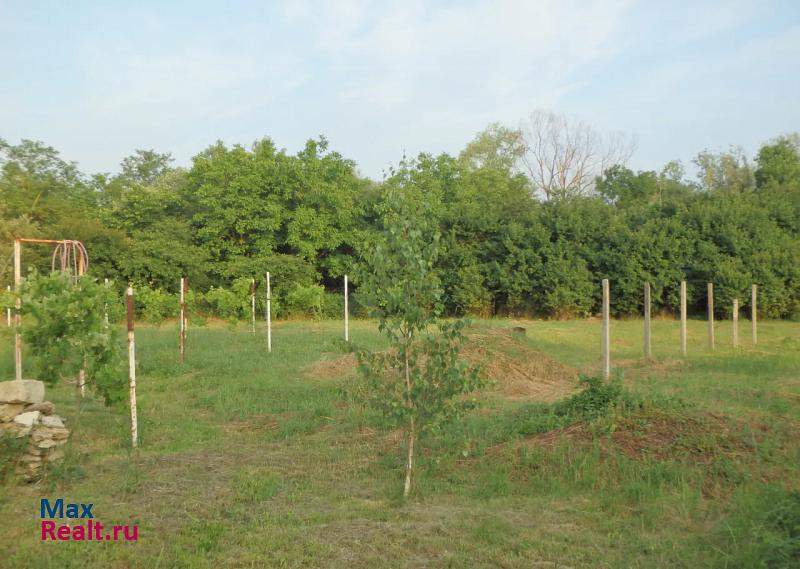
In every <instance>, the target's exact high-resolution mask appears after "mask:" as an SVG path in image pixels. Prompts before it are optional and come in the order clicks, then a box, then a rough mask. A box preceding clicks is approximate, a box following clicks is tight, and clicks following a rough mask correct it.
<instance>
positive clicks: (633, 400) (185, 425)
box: [0, 320, 800, 569]
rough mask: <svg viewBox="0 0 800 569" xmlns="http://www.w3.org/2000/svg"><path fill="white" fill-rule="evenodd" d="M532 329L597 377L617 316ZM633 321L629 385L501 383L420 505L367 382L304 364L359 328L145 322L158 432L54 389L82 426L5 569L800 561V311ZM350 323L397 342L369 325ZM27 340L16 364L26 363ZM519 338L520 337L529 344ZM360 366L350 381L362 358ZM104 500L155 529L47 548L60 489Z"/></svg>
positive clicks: (421, 491)
mask: <svg viewBox="0 0 800 569" xmlns="http://www.w3.org/2000/svg"><path fill="white" fill-rule="evenodd" d="M511 325H521V326H524V327H525V328H526V329H527V336H526V338H525V339H523V340H520V342H522V343H521V344H520V346H519V348H520V349H519V350H518V352H515V349H514V346H513V345H510V344H509V345H507V346H506V348H505V354H506V355H507V356H509V357H514V356H515V354H516V353H518V354H520V355H519V357H522V355H521V354H523V353H524V352H523V351H522V348H523V347H524V348H532V349H537V350H540V351H541V352H544V353H545V354H548V355H550V356H552V357H553V358H555V359H556V360H558V361H559V362H562V363H563V364H566V365H568V366H572V367H574V368H576V369H577V370H579V371H581V372H583V373H586V374H588V375H593V374H596V373H597V372H598V371H599V363H600V362H599V346H600V325H599V322H597V321H569V322H542V321H514V323H513V324H512V322H510V321H508V320H489V321H479V322H476V323H474V326H473V329H474V330H476V331H479V332H481V333H485V332H487V331H492V330H497V329H506V328H508V327H510V326H511ZM641 326H642V324H641V322H640V321H634V320H630V321H618V322H614V323H613V325H612V365H613V366H614V367H615V374H616V375H617V376H618V378H619V383H615V384H612V385H610V386H609V385H602V384H595V385H594V387H591V386H590V387H589V389H587V390H586V391H584V392H582V393H578V394H577V395H573V396H571V398H567V399H565V400H562V401H558V402H555V403H545V402H541V401H536V400H532V399H525V398H520V397H515V398H509V397H504V396H502V395H500V394H498V393H487V394H486V395H485V396H484V397H483V398H482V399H483V405H482V406H481V407H480V408H479V409H477V410H475V411H474V412H472V413H471V414H470V415H468V416H467V417H465V418H464V419H463V420H462V421H460V422H459V423H457V424H453V425H449V426H447V427H446V428H444V429H443V430H442V431H441V432H439V433H437V434H436V435H435V436H432V435H431V436H428V437H426V438H425V439H424V440H423V441H422V443H423V448H424V450H423V452H422V456H421V457H420V461H419V463H418V470H417V475H416V479H415V490H414V494H413V497H412V499H411V500H410V501H409V502H407V503H405V504H404V503H402V501H401V500H400V499H399V496H400V494H401V490H402V488H401V484H402V449H401V448H400V437H399V433H397V432H394V431H386V430H383V429H381V428H380V425H379V424H377V423H376V422H375V421H374V420H373V418H372V417H370V416H369V414H368V413H365V412H363V410H362V409H361V407H360V406H359V404H358V402H357V401H355V400H353V398H352V397H351V395H350V394H351V393H352V392H353V389H352V383H353V381H356V380H354V379H352V378H347V377H344V376H342V377H319V376H315V375H309V374H308V373H306V372H305V371H304V370H305V369H307V367H308V366H310V365H311V364H313V363H315V362H317V361H318V360H320V359H321V358H332V357H335V355H336V354H337V353H338V352H339V346H338V345H339V340H338V338H339V336H340V332H341V330H340V328H341V325H340V323H337V322H330V323H329V322H323V323H313V322H290V323H284V322H279V323H277V324H276V326H275V329H274V332H273V347H274V351H273V353H272V354H266V353H265V349H264V341H263V336H262V335H261V332H259V334H257V335H256V336H253V335H252V334H250V333H249V328H247V327H245V326H241V327H240V328H238V329H233V328H230V327H225V326H215V325H213V324H212V325H209V326H208V327H207V328H202V329H191V330H190V335H189V344H188V353H187V363H186V364H185V365H180V364H179V363H178V361H177V334H176V332H175V330H174V326H172V325H169V324H165V325H164V326H162V327H161V328H148V327H143V328H141V329H139V330H137V340H136V341H137V357H138V362H139V366H138V398H139V420H140V435H141V448H140V450H138V451H137V452H131V451H130V450H128V446H129V441H128V437H129V434H128V417H127V415H126V414H125V412H124V410H122V411H114V410H110V409H107V408H105V407H104V406H103V405H102V404H101V403H99V402H97V401H95V400H93V399H91V398H89V399H87V400H86V401H85V402H84V404H83V406H82V408H81V411H80V413H78V412H77V410H76V406H75V399H74V388H73V387H72V386H68V385H61V386H58V387H56V388H52V389H49V390H48V399H51V400H52V401H54V403H56V406H57V412H58V413H59V414H62V415H65V416H66V417H67V419H68V426H70V428H72V429H74V435H73V437H72V440H71V442H70V444H69V453H68V457H67V460H66V461H65V463H64V464H63V465H62V466H61V467H60V468H59V469H58V471H56V472H52V473H51V476H50V478H49V479H48V480H47V481H45V482H43V483H41V484H39V485H36V486H15V485H9V484H6V485H1V486H0V519H2V520H3V522H2V529H0V567H9V568H11V567H14V568H16V567H25V568H32V569H35V568H48V567H54V568H55V567H59V568H61V567H112V568H115V567H119V568H127V567H148V568H152V567H168V568H173V567H175V568H180V567H186V568H205V567H214V568H218V567H231V568H233V567H237V568H238V567H348V568H362V567H363V568H367V567H509V568H516V567H598V568H615V569H616V568H627V567H630V568H645V567H686V568H689V567H692V568H694V567H720V568H735V567H736V568H738V567H741V568H746V567H765V568H767V567H769V568H788V567H795V566H797V565H798V563H800V560H798V557H797V556H798V555H800V543H798V540H799V539H800V537H798V536H799V534H800V527H799V526H800V524H799V523H798V519H800V498H798V496H800V495H798V494H797V493H796V492H797V490H798V489H800V488H798V486H800V484H799V483H798V480H800V443H798V433H800V375H798V370H800V349H798V348H800V324H797V323H787V322H763V323H761V324H760V327H759V345H758V346H755V347H754V346H751V345H750V343H749V341H748V340H749V336H748V334H747V332H748V330H747V327H746V324H745V323H742V328H741V330H740V343H741V347H740V348H739V349H738V350H733V349H732V348H731V347H730V346H729V345H726V341H727V340H729V338H730V323H729V322H719V323H718V324H717V350H716V351H715V352H713V353H711V352H709V351H708V350H707V349H706V345H705V326H706V325H705V323H704V322H701V321H690V322H689V339H690V341H689V353H688V355H687V356H686V357H685V358H681V357H680V355H679V353H678V349H677V348H678V326H677V323H676V322H673V321H668V320H657V321H655V322H654V330H653V348H654V356H655V358H654V360H653V361H652V362H644V361H643V360H642V359H641V357H640V356H641ZM351 338H352V339H353V340H354V341H355V342H357V343H360V344H367V345H370V346H373V347H380V346H381V345H382V342H381V339H380V338H379V336H378V335H377V333H376V331H375V329H374V326H373V325H372V324H371V323H369V322H360V321H356V322H352V323H351ZM10 346H11V344H10V342H9V341H8V338H7V337H5V338H3V343H2V347H0V374H4V375H6V376H7V377H8V378H10V377H12V373H13V362H12V360H11V351H10ZM509 346H510V347H509ZM345 375H346V374H345ZM42 497H49V498H56V497H63V498H64V499H65V501H76V502H93V503H94V504H95V506H94V512H95V513H96V516H97V517H98V518H99V519H100V520H101V521H102V522H103V523H104V524H138V525H139V541H138V542H136V543H102V544H98V543H91V544H90V543H69V542H60V543H52V542H47V543H42V542H41V541H40V540H39V535H40V529H39V519H38V517H37V516H38V505H39V499H40V498H42Z"/></svg>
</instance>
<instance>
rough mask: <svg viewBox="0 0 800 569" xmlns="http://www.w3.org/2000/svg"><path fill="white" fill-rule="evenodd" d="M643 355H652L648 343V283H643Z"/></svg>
mask: <svg viewBox="0 0 800 569" xmlns="http://www.w3.org/2000/svg"><path fill="white" fill-rule="evenodd" d="M644 357H646V358H647V359H650V358H652V357H653V350H652V346H651V344H650V283H644Z"/></svg>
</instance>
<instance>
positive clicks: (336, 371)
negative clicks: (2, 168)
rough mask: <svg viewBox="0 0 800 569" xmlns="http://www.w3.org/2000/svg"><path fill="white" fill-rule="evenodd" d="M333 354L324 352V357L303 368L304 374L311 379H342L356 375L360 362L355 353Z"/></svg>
mask: <svg viewBox="0 0 800 569" xmlns="http://www.w3.org/2000/svg"><path fill="white" fill-rule="evenodd" d="M332 356H333V354H332V353H324V354H322V357H323V359H321V360H319V361H318V362H314V363H313V364H311V365H307V366H306V367H304V368H303V370H302V372H303V375H304V376H305V377H308V378H311V379H340V378H343V377H351V376H353V375H355V373H356V368H357V367H358V362H356V357H355V356H354V355H353V354H345V355H343V356H339V357H338V358H334V357H332Z"/></svg>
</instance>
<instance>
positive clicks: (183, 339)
mask: <svg viewBox="0 0 800 569" xmlns="http://www.w3.org/2000/svg"><path fill="white" fill-rule="evenodd" d="M184 279H185V277H181V314H180V320H181V322H180V332H179V334H180V338H179V344H180V346H179V349H180V358H181V363H184V362H185V361H186V287H185V282H184Z"/></svg>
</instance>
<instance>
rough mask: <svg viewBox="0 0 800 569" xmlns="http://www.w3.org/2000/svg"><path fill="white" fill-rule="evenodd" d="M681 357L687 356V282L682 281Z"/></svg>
mask: <svg viewBox="0 0 800 569" xmlns="http://www.w3.org/2000/svg"><path fill="white" fill-rule="evenodd" d="M681 355H683V356H685V355H686V281H681Z"/></svg>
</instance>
